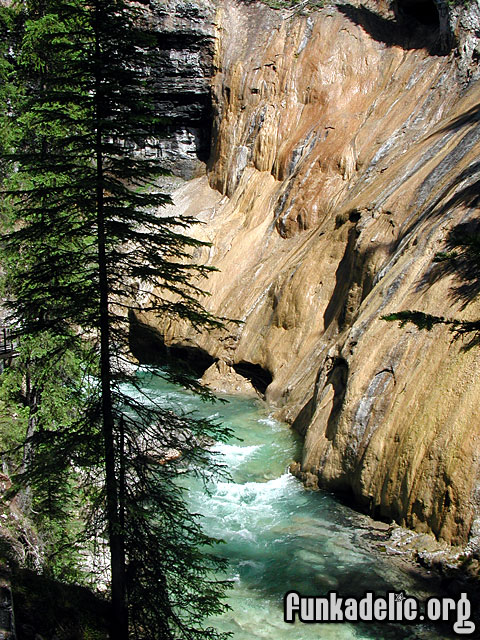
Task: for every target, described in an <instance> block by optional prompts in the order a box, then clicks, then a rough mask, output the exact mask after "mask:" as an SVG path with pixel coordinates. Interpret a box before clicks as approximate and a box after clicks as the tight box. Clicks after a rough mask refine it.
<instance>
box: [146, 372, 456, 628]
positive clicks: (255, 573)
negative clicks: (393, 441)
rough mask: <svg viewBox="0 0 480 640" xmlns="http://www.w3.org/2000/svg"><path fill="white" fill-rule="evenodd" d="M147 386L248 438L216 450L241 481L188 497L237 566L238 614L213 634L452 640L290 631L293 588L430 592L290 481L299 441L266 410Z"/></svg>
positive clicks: (354, 519)
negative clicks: (287, 611) (287, 617)
mask: <svg viewBox="0 0 480 640" xmlns="http://www.w3.org/2000/svg"><path fill="white" fill-rule="evenodd" d="M142 375H143V376H145V374H142ZM143 382H144V384H145V386H146V387H148V388H149V390H150V391H152V390H153V391H154V392H155V395H156V398H157V401H159V402H160V403H161V404H163V405H164V406H165V407H168V408H169V409H173V410H176V411H180V412H189V411H197V412H198V414H199V415H202V416H208V417H211V418H214V419H216V420H221V421H223V422H224V423H226V424H227V425H228V426H230V427H231V428H232V429H233V430H234V432H235V435H236V437H237V438H240V439H241V440H240V441H239V440H232V441H230V442H229V443H227V444H219V445H217V446H215V447H213V449H212V455H215V456H219V457H220V456H221V457H222V460H223V462H226V463H227V464H228V466H229V468H230V472H231V475H232V479H233V481H232V482H230V483H227V482H217V483H214V484H213V485H212V486H211V487H210V495H207V494H206V492H205V490H204V488H203V485H202V484H201V483H198V484H197V483H195V482H194V481H192V483H191V484H190V486H189V492H188V496H189V500H190V503H191V507H192V509H193V510H194V511H195V512H199V513H202V514H203V516H204V519H203V523H204V527H205V529H206V531H207V533H209V534H210V535H212V536H215V537H218V538H222V539H223V540H224V541H225V543H226V544H224V545H222V546H221V548H220V553H221V554H222V555H224V556H226V557H228V558H229V560H230V578H232V579H233V580H234V589H233V590H232V591H231V592H230V597H229V604H230V605H231V607H232V611H230V612H228V613H227V614H225V615H223V616H222V617H220V618H218V619H215V621H214V622H213V624H215V626H217V627H218V628H219V629H221V630H225V631H232V632H233V634H234V635H233V638H234V639H235V640H255V639H260V638H265V639H269V640H283V639H287V638H289V640H292V639H293V640H310V639H313V638H315V639H318V638H322V639H330V638H331V639H338V640H349V639H353V638H355V639H357V640H360V639H365V640H366V639H375V640H382V639H390V638H395V639H397V638H444V637H450V636H444V635H442V634H439V632H438V630H437V631H434V630H431V629H429V628H428V627H427V626H426V625H414V626H399V625H393V624H383V625H379V624H377V625H373V624H363V625H362V626H361V625H359V624H351V623H342V624H338V623H337V624H321V625H320V624H308V625H307V624H301V623H295V625H292V624H286V623H284V622H283V604H282V602H283V595H284V594H285V592H287V591H289V590H292V589H295V590H298V591H299V592H300V593H302V594H306V595H318V596H323V595H326V594H327V592H328V591H330V590H336V591H338V592H339V593H340V594H341V595H346V596H352V595H353V596H359V597H362V596H363V595H364V592H365V591H366V590H373V591H375V592H376V594H377V595H383V594H385V592H386V591H388V590H394V591H400V590H404V591H405V592H406V593H408V594H409V595H416V596H417V597H419V598H421V599H423V598H425V597H426V596H427V595H428V592H426V591H425V590H424V588H425V584H420V583H419V582H418V576H417V575H416V574H415V573H414V572H411V573H408V572H407V571H406V570H405V571H404V570H402V569H401V568H399V567H398V566H397V565H395V564H393V563H392V562H391V560H390V559H389V558H388V557H383V556H382V555H381V554H380V553H378V554H373V553H372V551H371V550H369V549H368V548H367V544H366V542H365V535H366V530H365V519H364V518H363V517H362V516H359V515H358V514H357V513H356V512H355V511H352V510H351V509H349V508H348V507H346V506H344V505H342V504H340V503H339V502H337V501H336V500H335V499H334V498H333V497H332V496H331V495H329V494H327V493H325V492H309V491H306V490H305V489H304V488H303V485H302V484H301V483H300V482H299V481H298V480H297V479H296V478H294V477H293V476H291V475H290V474H288V472H287V467H288V464H289V463H290V462H291V461H292V460H293V459H295V458H296V459H298V452H299V447H300V442H299V441H298V439H296V437H295V435H294V434H293V433H292V431H291V430H290V429H289V428H288V426H286V425H284V424H282V423H280V422H277V421H276V420H274V419H272V418H271V417H270V416H269V414H268V411H267V409H266V407H265V406H264V405H263V404H262V403H261V402H260V401H255V400H250V399H248V400H247V399H242V398H229V402H228V404H215V405H213V406H212V405H211V404H205V403H202V402H201V401H200V399H199V398H198V397H196V396H194V395H193V394H190V393H187V392H184V391H182V390H179V389H177V388H175V387H173V386H172V385H168V384H166V383H165V382H163V381H160V380H159V379H158V378H154V379H152V378H151V377H149V376H145V377H144V380H143Z"/></svg>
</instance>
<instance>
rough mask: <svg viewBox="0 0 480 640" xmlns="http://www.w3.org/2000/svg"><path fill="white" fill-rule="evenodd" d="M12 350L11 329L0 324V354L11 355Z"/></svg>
mask: <svg viewBox="0 0 480 640" xmlns="http://www.w3.org/2000/svg"><path fill="white" fill-rule="evenodd" d="M14 351H15V344H14V341H13V334H12V330H11V329H10V327H6V326H0V356H3V357H5V356H12V355H13V353H14Z"/></svg>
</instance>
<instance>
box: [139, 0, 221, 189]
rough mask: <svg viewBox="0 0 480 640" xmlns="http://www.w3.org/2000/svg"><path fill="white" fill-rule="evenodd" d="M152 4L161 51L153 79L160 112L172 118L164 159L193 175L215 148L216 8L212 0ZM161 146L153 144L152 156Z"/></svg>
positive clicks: (177, 171) (175, 170)
mask: <svg viewBox="0 0 480 640" xmlns="http://www.w3.org/2000/svg"><path fill="white" fill-rule="evenodd" d="M149 10H150V19H151V21H152V23H153V24H154V25H155V29H156V31H157V33H158V47H159V50H160V53H161V64H160V68H159V69H154V70H153V77H152V83H153V85H154V86H155V89H156V90H157V91H158V96H159V98H158V105H157V108H158V114H159V115H161V116H164V117H165V118H166V119H167V121H168V122H169V124H168V127H167V132H166V136H165V137H164V138H163V139H162V141H161V144H160V150H161V151H160V152H161V160H162V165H163V166H164V167H165V169H168V170H169V171H172V172H173V174H174V175H177V176H180V177H182V178H186V179H190V178H193V177H194V176H196V175H200V174H201V173H204V171H205V162H206V161H207V159H208V156H209V153H210V136H211V127H212V99H211V91H210V84H211V77H212V75H213V57H214V51H215V37H214V35H215V28H214V19H215V8H214V6H213V5H212V3H211V2H208V0H195V2H189V1H188V0H152V1H151V2H150V4H149ZM157 148H158V145H155V150H153V149H151V150H149V149H148V148H147V149H146V150H145V152H146V154H147V156H148V155H149V153H155V154H157Z"/></svg>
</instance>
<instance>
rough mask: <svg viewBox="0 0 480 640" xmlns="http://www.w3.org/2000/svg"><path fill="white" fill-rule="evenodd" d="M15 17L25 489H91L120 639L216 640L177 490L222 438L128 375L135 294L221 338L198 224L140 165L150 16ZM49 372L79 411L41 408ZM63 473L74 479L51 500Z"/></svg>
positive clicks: (108, 12) (8, 241)
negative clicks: (206, 302)
mask: <svg viewBox="0 0 480 640" xmlns="http://www.w3.org/2000/svg"><path fill="white" fill-rule="evenodd" d="M19 11H20V12H21V17H22V20H23V22H24V31H23V37H22V40H21V42H20V43H19V46H18V50H17V52H16V54H15V56H14V59H13V64H15V65H16V69H15V71H16V73H17V75H16V83H17V87H16V93H15V95H16V96H17V99H16V100H15V101H14V103H13V104H12V106H11V109H10V111H11V115H12V117H13V118H14V119H15V122H16V123H17V125H18V136H17V139H16V140H15V149H14V151H13V153H8V152H4V153H3V160H4V161H7V162H9V163H10V167H11V168H12V169H11V171H10V177H9V179H8V181H7V182H6V183H5V185H4V195H5V200H4V205H3V216H4V217H10V221H11V228H10V232H9V233H8V234H6V235H5V236H4V238H3V258H2V261H3V264H4V268H5V271H6V279H5V283H6V284H5V287H6V292H7V293H8V295H9V299H10V308H11V311H12V319H14V320H15V322H16V325H17V327H18V334H19V336H20V338H21V343H22V345H28V344H34V346H35V349H34V350H36V358H35V366H34V367H33V366H32V362H31V359H30V360H28V358H27V359H26V360H25V362H24V364H25V367H26V369H25V371H26V375H27V374H28V376H29V380H30V383H29V384H30V388H31V392H30V393H29V394H27V395H28V396H29V397H28V400H27V402H28V404H29V410H30V418H29V429H28V433H27V446H26V450H27V451H28V454H26V455H25V457H24V463H25V476H26V477H27V478H29V481H30V482H32V478H33V479H35V482H34V483H33V487H34V488H36V491H37V495H39V494H41V493H42V492H41V491H40V489H39V485H40V484H42V483H43V486H44V487H45V486H46V485H49V488H48V490H47V491H46V495H47V496H50V497H52V496H56V497H57V498H58V497H59V496H61V495H62V492H63V495H64V494H65V492H66V491H67V490H69V487H70V485H69V478H71V476H70V475H69V473H68V470H69V469H71V468H75V469H79V470H80V473H79V474H78V475H79V476H80V477H81V478H83V480H84V481H85V480H88V482H87V483H86V484H90V503H91V504H92V505H94V506H95V507H96V509H94V510H92V511H91V513H90V519H89V523H90V524H92V525H94V530H95V532H96V533H97V535H98V534H99V532H101V531H102V528H105V529H106V531H107V535H108V543H109V549H110V556H111V595H112V631H111V635H112V638H115V640H122V639H126V638H127V637H128V635H129V628H130V631H131V632H132V633H134V637H135V638H145V639H146V638H174V637H175V638H185V639H187V638H188V639H191V638H196V637H199V638H200V637H202V638H217V637H220V636H221V634H219V633H217V632H216V631H215V630H214V629H207V630H205V629H203V628H202V625H201V621H202V619H203V618H205V616H209V615H212V614H214V613H218V612H220V611H222V610H223V608H224V605H222V604H221V596H222V594H223V591H224V588H225V586H226V584H225V583H224V582H221V581H217V580H216V579H215V578H214V577H213V576H212V572H213V571H214V570H217V569H219V568H221V567H222V566H223V561H221V560H220V559H218V558H217V557H216V556H215V555H213V554H212V553H211V551H210V550H209V547H210V546H211V545H212V544H214V543H215V541H213V540H210V539H209V538H208V537H206V536H205V535H204V534H203V533H202V531H201V527H200V525H199V523H198V522H197V520H196V519H195V517H193V516H191V515H190V514H189V513H188V511H187V510H186V507H185V504H184V500H183V497H182V490H181V488H180V487H179V485H178V483H177V482H176V478H177V475H178V470H179V468H181V469H182V471H187V472H188V471H192V472H196V470H198V469H199V468H200V467H201V466H202V465H205V464H207V463H208V455H207V452H206V450H205V446H206V443H207V442H210V441H211V440H210V438H212V437H214V438H217V439H219V438H220V439H221V438H225V437H226V436H227V435H228V434H227V433H226V432H225V430H223V429H221V428H220V427H218V426H215V425H211V424H208V423H206V422H204V421H195V420H191V419H189V420H188V421H187V420H185V419H184V418H182V417H176V416H174V415H173V414H172V413H171V412H168V411H165V410H164V409H162V408H161V407H160V406H158V405H156V404H155V402H154V401H151V400H150V401H149V402H146V401H145V400H142V401H140V400H138V399H137V400H136V399H135V398H134V397H133V396H132V389H134V388H137V389H139V384H138V380H137V379H136V378H135V376H133V375H132V374H130V373H129V367H128V366H127V365H128V316H129V314H130V313H132V312H134V311H135V310H136V309H137V307H138V305H137V303H136V302H135V298H136V297H137V298H139V297H143V296H144V295H146V294H147V293H148V294H149V304H148V309H149V310H150V311H153V312H155V313H158V314H162V315H165V314H167V315H171V316H172V317H175V318H182V319H185V320H188V321H190V322H191V323H192V324H193V326H194V327H207V328H211V327H218V326H220V324H221V323H220V321H219V320H217V319H215V318H213V317H212V316H210V315H209V314H208V313H207V312H206V311H205V310H204V309H203V307H202V305H201V304H200V302H199V301H198V296H199V295H200V294H201V290H200V289H199V288H198V285H197V284H195V279H196V278H199V277H203V276H205V275H207V274H208V269H207V268H205V267H200V266H195V267H192V266H191V265H190V263H189V258H190V253H191V251H190V250H191V249H192V248H195V247H198V246H199V245H200V244H201V243H199V242H198V241H195V240H193V239H191V238H190V237H188V236H186V235H184V233H183V231H184V230H185V228H186V227H188V226H189V225H190V224H192V223H193V222H194V221H193V220H191V219H179V218H177V217H175V216H161V215H159V213H158V208H159V207H160V206H162V205H164V204H165V203H167V202H168V201H169V199H168V197H167V196H165V195H164V194H163V193H161V192H160V191H159V190H158V189H157V188H156V179H157V178H158V177H159V176H160V175H162V174H163V171H162V169H161V167H159V165H158V162H157V161H156V160H151V159H148V158H146V157H145V155H142V153H141V149H142V148H144V147H145V146H146V145H149V146H155V132H156V130H158V127H159V126H161V124H162V123H161V122H160V120H159V118H158V117H157V116H156V114H155V95H154V92H152V85H151V83H150V82H149V80H150V78H149V72H150V69H151V68H153V67H154V65H156V64H157V61H156V59H155V36H154V34H153V33H152V32H151V31H150V29H149V26H148V19H147V16H146V15H145V13H144V10H143V8H142V7H141V6H139V5H133V4H131V3H127V2H123V0H118V1H117V0H115V1H113V2H111V1H107V0H94V1H93V2H86V1H85V0H67V1H65V0H62V1H60V0H44V1H41V2H36V1H34V0H30V1H27V2H25V3H23V4H21V5H20V8H19ZM39 344H42V345H43V347H42V348H41V349H39V348H38V347H39ZM23 348H26V346H24V347H22V349H23ZM69 361H70V362H72V361H74V362H79V363H81V366H79V367H76V368H75V371H72V368H71V367H70V368H68V367H67V366H66V363H67V362H69ZM47 371H49V372H50V373H51V372H52V371H54V372H60V371H63V373H62V374H61V375H60V378H61V380H62V383H63V387H64V389H65V390H66V392H65V395H64V396H62V401H61V402H60V400H59V399H58V398H57V400H56V402H58V403H59V404H62V403H63V401H64V400H63V398H68V397H70V403H71V405H70V406H71V411H70V412H68V411H66V412H65V411H62V412H59V415H58V416H57V417H56V418H54V413H55V410H56V404H55V403H54V404H55V406H54V407H52V406H50V409H49V410H48V411H46V410H45V411H44V410H43V407H45V406H46V400H45V397H46V396H45V392H46V388H47V387H46V382H45V378H47V379H48V381H49V382H50V383H51V382H52V379H51V376H50V378H49V377H48V376H46V375H45V372H47ZM192 386H195V385H194V383H192ZM53 474H55V475H56V477H57V478H58V479H60V480H62V478H65V482H63V481H60V482H57V483H56V485H57V486H56V487H52V486H51V485H52V478H53ZM62 474H63V475H62ZM46 503H47V505H48V504H49V503H50V504H51V503H52V500H46ZM57 504H58V499H57ZM129 616H130V622H129V620H128V618H129Z"/></svg>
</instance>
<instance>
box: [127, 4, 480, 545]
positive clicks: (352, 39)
mask: <svg viewBox="0 0 480 640" xmlns="http://www.w3.org/2000/svg"><path fill="white" fill-rule="evenodd" d="M400 4H401V3H400V1H399V2H397V5H400ZM407 4H408V3H405V5H407ZM419 4H422V5H423V10H424V11H425V13H424V14H422V15H423V17H421V16H419V15H418V14H416V13H415V11H414V10H413V9H412V6H410V7H406V6H404V7H403V9H402V12H403V17H401V16H399V11H398V6H397V9H396V11H393V8H395V7H393V8H392V9H391V8H390V3H388V2H370V3H366V4H362V5H361V4H360V3H355V2H344V3H340V2H337V3H336V6H330V7H326V8H324V9H322V10H320V11H318V12H316V13H308V14H306V15H302V14H301V13H300V14H297V13H295V11H294V10H291V11H284V12H283V13H282V12H278V11H274V10H272V9H269V8H268V7H266V6H265V5H263V4H259V3H247V2H238V3H237V2H234V1H233V0H222V1H221V2H220V3H219V9H218V13H217V17H216V21H217V32H216V33H217V52H216V58H215V66H216V73H215V75H214V76H213V81H212V93H213V108H214V113H215V119H214V126H213V137H212V155H211V158H210V162H209V170H208V177H201V178H197V179H195V180H192V181H191V182H189V183H186V184H185V185H184V186H183V187H182V188H181V189H180V190H179V191H178V192H177V193H176V194H175V207H176V210H177V212H179V213H181V212H185V213H190V214H192V213H193V214H194V215H197V216H198V217H199V218H201V219H202V220H204V221H205V222H206V223H207V224H206V225H205V226H204V228H203V229H202V230H201V231H200V232H199V231H198V230H196V231H195V232H196V233H201V234H202V237H204V238H205V239H208V240H210V241H211V242H212V247H211V248H210V249H209V250H205V253H204V255H203V256H200V255H197V256H195V257H194V258H195V260H205V261H207V262H209V263H210V264H213V265H215V266H216V267H217V268H218V269H219V271H218V272H216V273H214V274H213V275H212V276H211V278H210V279H209V281H208V282H206V283H205V288H206V289H207V290H208V292H209V293H210V294H211V295H210V296H209V298H208V299H206V305H207V306H208V307H209V308H210V309H212V311H214V312H215V313H216V314H219V315H222V316H227V317H232V318H236V319H240V320H242V321H243V324H241V325H239V326H232V327H228V329H227V330H226V331H225V332H224V333H222V334H216V335H213V334H207V335H202V334H193V333H192V331H191V330H188V329H187V328H186V327H184V326H182V325H179V324H175V325H173V324H171V323H169V322H168V321H166V320H162V321H160V320H158V319H155V318H149V317H148V316H145V317H142V318H139V321H140V322H141V323H143V324H149V325H150V327H151V328H153V329H154V331H155V332H156V334H157V335H158V336H159V338H160V339H161V341H162V342H163V343H165V344H167V345H176V346H177V347H181V346H182V345H183V346H187V347H188V348H189V349H190V350H191V349H195V348H199V349H202V350H203V351H204V352H208V353H209V354H210V356H211V357H212V358H214V359H215V360H216V361H218V363H223V364H222V365H221V366H220V364H218V363H217V364H215V365H214V367H213V369H212V368H211V369H210V371H209V374H208V378H209V380H210V381H211V380H212V377H214V370H218V371H220V372H221V371H235V372H236V374H242V372H245V371H249V372H255V376H257V378H258V380H261V381H262V386H261V387H260V386H259V388H261V390H263V391H264V392H265V397H266V399H267V401H268V402H269V403H270V404H271V405H272V406H274V407H276V408H277V411H278V413H279V415H281V416H282V417H283V418H285V419H287V420H288V421H290V422H291V423H293V425H294V427H295V428H297V429H298V430H299V431H301V432H302V433H303V434H304V435H305V446H304V453H303V460H302V464H301V471H300V475H302V474H303V477H304V478H306V479H307V478H308V480H309V482H312V479H313V480H314V481H315V482H318V484H319V485H321V486H324V487H328V488H331V489H333V490H336V491H341V492H345V493H348V494H350V495H351V496H353V497H354V499H355V500H356V502H357V504H359V505H361V506H362V508H364V509H365V510H367V511H369V512H370V513H372V514H374V515H376V516H379V517H383V518H395V519H396V520H397V521H398V522H399V523H401V524H404V525H407V526H409V527H412V528H414V529H416V530H418V531H433V532H434V533H435V534H436V535H437V536H439V537H441V538H443V539H445V540H448V541H450V542H455V543H463V542H465V541H466V540H467V538H468V535H469V531H470V529H471V526H472V523H473V522H474V519H475V518H476V517H477V515H478V512H479V505H478V500H479V498H480V493H479V487H480V484H479V461H480V420H479V418H478V406H477V403H478V398H479V397H480V375H479V374H480V356H479V354H478V351H477V350H475V349H474V350H470V351H467V352H463V351H462V347H463V343H462V342H461V341H456V342H452V340H451V336H450V334H448V333H447V331H446V330H444V329H443V328H442V327H437V328H435V329H434V330H432V331H431V332H419V331H418V330H417V329H412V328H404V329H400V328H399V327H397V326H396V325H394V324H390V323H386V322H385V321H383V320H382V319H381V316H382V315H383V314H387V313H391V312H394V311H400V310H402V309H418V310H420V311H424V312H427V313H433V314H436V315H444V316H460V317H463V318H466V319H474V318H477V317H479V316H480V305H479V304H478V302H476V301H475V300H474V299H470V298H469V297H468V291H467V292H466V291H465V290H464V289H458V280H457V279H456V276H455V273H447V274H445V273H444V272H442V267H441V264H439V265H436V264H435V263H434V262H433V258H434V256H435V254H436V253H437V252H439V251H444V250H447V249H448V247H447V244H448V238H449V234H451V232H452V231H453V230H455V229H458V228H460V229H464V228H465V227H464V226H463V227H462V225H467V226H469V227H470V228H473V229H475V228H476V224H477V222H476V220H477V217H478V214H477V208H478V197H479V194H480V189H479V184H480V182H479V179H480V164H479V162H478V157H479V154H480V127H479V120H480V86H479V85H478V84H477V83H475V82H474V81H473V79H474V78H475V77H476V74H477V72H476V66H475V65H476V62H475V56H476V54H475V50H476V49H475V46H476V45H475V46H473V48H472V43H473V39H472V40H471V42H470V40H469V42H470V44H468V46H467V44H465V47H466V48H467V49H468V52H467V54H465V55H462V56H461V57H459V58H455V57H454V55H453V53H447V54H445V51H444V44H443V43H442V34H443V33H444V32H443V31H442V29H441V20H440V18H438V19H437V18H436V17H435V13H433V12H432V9H433V10H435V3H433V2H431V3H428V2H424V3H419ZM437 4H438V3H437ZM410 5H412V3H410ZM474 5H475V6H474V7H473V8H472V11H471V13H468V12H467V11H466V10H464V9H461V10H460V9H459V10H457V13H456V14H455V15H456V18H455V20H457V22H455V24H454V23H453V22H452V23H450V22H449V24H452V25H453V26H455V25H457V26H458V24H460V22H461V21H462V20H463V21H464V22H465V21H466V20H467V19H469V16H470V18H471V20H472V24H473V23H474V22H475V15H476V14H475V12H476V11H477V9H478V6H477V3H474ZM195 6H198V7H202V6H203V5H200V4H199V5H195ZM402 12H400V13H402ZM406 14H407V15H406ZM452 15H453V14H452ZM172 19H173V18H172ZM448 19H449V20H450V19H451V16H450V14H449V17H448ZM165 20H166V22H168V20H167V18H165ZM169 20H170V18H169ZM452 20H453V18H452ZM467 21H468V20H467ZM452 28H453V27H452ZM455 28H457V27H455ZM459 29H460V27H459V28H458V29H457V32H456V33H454V34H453V36H454V37H455V38H456V39H457V41H458V42H461V41H462V38H464V39H465V38H466V40H468V38H467V36H466V35H465V34H466V31H465V29H463V30H461V29H460V30H459ZM467 35H468V34H467ZM469 37H470V36H469ZM472 38H473V36H472ZM466 40H465V42H466ZM440 54H442V55H440ZM458 61H459V62H458ZM467 71H468V73H467ZM469 78H470V84H469V86H468V87H467V88H465V86H466V85H465V83H466V81H467V80H468V79H469ZM462 292H463V293H462ZM466 296H467V297H466ZM224 365H225V366H224ZM265 387H266V388H265Z"/></svg>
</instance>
